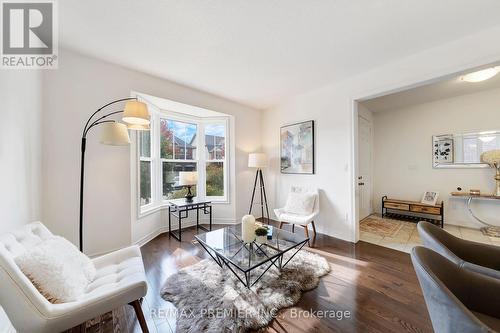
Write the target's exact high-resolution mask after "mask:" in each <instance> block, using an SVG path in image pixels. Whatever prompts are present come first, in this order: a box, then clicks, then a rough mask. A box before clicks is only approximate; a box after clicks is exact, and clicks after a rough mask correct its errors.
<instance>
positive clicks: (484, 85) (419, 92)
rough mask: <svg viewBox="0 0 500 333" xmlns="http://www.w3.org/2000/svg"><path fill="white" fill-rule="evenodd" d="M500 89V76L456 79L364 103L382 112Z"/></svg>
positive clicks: (374, 110)
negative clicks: (478, 80) (474, 79)
mask: <svg viewBox="0 0 500 333" xmlns="http://www.w3.org/2000/svg"><path fill="white" fill-rule="evenodd" d="M499 88H500V74H498V75H496V76H494V77H493V78H491V79H489V80H486V81H483V82H477V83H470V82H464V81H461V80H460V77H455V78H452V79H447V80H443V81H440V82H435V83H431V84H427V85H423V86H420V87H416V88H412V89H408V90H404V91H400V92H397V93H394V94H389V95H385V96H381V97H377V98H372V99H369V100H366V101H363V102H362V103H363V105H364V106H366V107H367V108H368V109H369V110H370V111H373V112H382V111H391V110H397V109H402V108H406V107H410V106H413V105H418V104H423V103H429V102H433V101H438V100H441V99H445V98H452V97H456V96H461V95H467V94H473V93H476V92H480V91H484V90H490V89H499Z"/></svg>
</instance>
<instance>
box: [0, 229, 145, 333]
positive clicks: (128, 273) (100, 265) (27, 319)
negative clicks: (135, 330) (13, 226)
mask: <svg viewBox="0 0 500 333" xmlns="http://www.w3.org/2000/svg"><path fill="white" fill-rule="evenodd" d="M51 236H52V233H51V232H50V231H49V230H48V229H47V228H46V227H45V226H44V225H43V224H42V223H40V222H34V223H30V224H27V225H25V226H24V227H22V228H21V229H20V230H17V231H14V232H11V233H7V234H4V235H2V236H0V281H1V283H2V285H1V288H0V304H1V305H2V307H3V308H4V310H5V312H6V314H7V316H8V317H9V319H10V321H11V323H12V325H13V326H14V328H15V329H16V330H17V331H18V332H30V333H31V332H41V333H45V332H47V333H53V332H60V331H64V330H67V329H70V328H72V327H74V326H77V325H80V328H82V327H83V324H82V323H85V322H86V321H87V320H90V319H92V318H95V317H97V316H99V315H101V314H103V313H106V312H108V311H111V310H113V309H116V308H119V307H120V306H122V305H124V304H127V303H128V304H130V305H132V306H133V307H134V310H135V311H136V314H137V317H138V319H139V323H140V324H141V328H142V330H143V331H144V332H147V331H148V328H147V325H146V322H145V320H144V315H143V313H142V310H141V306H140V301H139V300H140V299H141V298H142V297H144V296H145V295H146V292H147V283H146V276H145V273H144V266H143V262H142V257H141V252H140V250H139V248H138V247H137V246H131V247H128V248H124V249H121V250H118V251H115V252H112V253H109V254H106V255H104V256H101V257H98V258H95V259H93V262H94V265H95V267H96V270H97V275H96V278H95V279H94V281H93V282H92V283H91V284H90V285H89V286H88V288H87V290H86V293H85V295H84V296H83V297H82V298H81V299H80V300H78V301H74V302H68V303H60V304H52V303H50V302H49V301H47V299H46V298H45V297H43V296H42V295H41V294H40V292H38V290H37V289H36V288H35V286H34V285H33V284H32V283H31V281H30V280H29V279H28V278H27V277H26V276H25V275H24V274H23V272H22V271H21V270H20V269H19V267H18V266H17V265H16V263H15V261H14V258H15V257H16V256H17V255H19V254H20V253H22V252H23V251H25V250H26V249H27V248H29V247H32V246H35V245H36V244H38V243H40V242H41V241H42V240H44V239H47V238H49V237H51Z"/></svg>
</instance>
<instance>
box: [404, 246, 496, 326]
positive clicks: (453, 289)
mask: <svg viewBox="0 0 500 333" xmlns="http://www.w3.org/2000/svg"><path fill="white" fill-rule="evenodd" d="M411 260H412V262H413V266H414V268H415V271H416V273H417V277H418V280H419V282H420V286H421V287H422V290H423V293H424V298H425V303H426V304H427V308H428V311H429V315H430V317H431V321H432V326H433V328H434V330H435V331H436V333H474V332H500V297H499V296H498V295H500V280H498V279H495V278H492V277H489V276H486V275H483V274H479V273H476V272H472V271H469V270H467V269H464V268H463V267H461V266H460V265H457V264H455V263H453V262H451V261H449V260H447V259H446V258H444V257H443V256H441V255H440V254H438V253H436V252H434V251H432V250H430V249H427V248H424V247H421V246H417V247H414V248H413V249H412V251H411Z"/></svg>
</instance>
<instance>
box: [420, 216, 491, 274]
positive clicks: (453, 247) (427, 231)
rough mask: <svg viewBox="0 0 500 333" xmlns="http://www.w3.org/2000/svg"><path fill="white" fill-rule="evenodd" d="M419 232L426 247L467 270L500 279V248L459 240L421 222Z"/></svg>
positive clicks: (427, 223) (429, 224)
mask: <svg viewBox="0 0 500 333" xmlns="http://www.w3.org/2000/svg"><path fill="white" fill-rule="evenodd" d="M417 230H418V234H419V236H420V239H421V240H422V243H423V244H424V245H425V247H427V248H429V249H432V250H434V251H436V252H437V253H439V254H441V255H442V256H444V257H445V258H447V259H448V260H450V261H452V262H453V263H455V264H457V265H459V266H462V267H464V268H466V269H469V270H471V271H474V272H478V273H481V274H485V275H488V276H491V277H494V278H497V279H500V247H497V246H494V245H488V244H481V243H476V242H471V241H467V240H464V239H460V238H457V237H455V236H453V235H451V234H450V233H448V232H446V231H445V230H443V229H441V228H439V227H437V226H435V225H433V224H431V223H429V222H419V223H418V225H417Z"/></svg>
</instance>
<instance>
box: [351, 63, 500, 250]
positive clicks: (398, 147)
mask: <svg viewBox="0 0 500 333" xmlns="http://www.w3.org/2000/svg"><path fill="white" fill-rule="evenodd" d="M488 66H495V65H488ZM482 68H484V67H482ZM475 70H477V69H471V70H470V72H474V71H475ZM499 104H500V75H497V76H496V77H493V78H490V79H489V80H485V81H484V82H480V83H469V82H465V81H464V80H463V79H462V77H461V76H460V75H459V74H454V75H450V76H446V77H442V78H438V79H436V80H433V81H432V82H425V83H422V84H419V85H415V86H412V87H411V88H401V89H399V90H397V91H396V92H394V91H392V92H390V93H386V94H379V95H377V96H376V97H366V98H361V99H357V100H355V101H354V105H353V110H354V112H353V123H354V124H353V127H354V131H353V133H354V138H353V142H354V146H355V147H354V160H355V161H354V164H355V172H354V179H353V186H354V191H353V192H354V198H355V214H356V221H357V227H356V228H357V230H356V232H357V235H356V236H357V238H356V239H359V240H361V241H367V242H370V243H375V244H377V245H381V246H385V247H389V248H393V249H395V250H399V251H405V252H409V251H410V250H411V248H413V246H415V245H419V244H420V243H421V242H420V239H419V237H418V232H417V230H416V223H417V222H418V221H421V220H426V221H429V222H433V223H436V224H438V225H441V221H442V222H443V226H444V228H445V230H447V231H449V232H450V233H452V234H454V235H456V236H458V237H460V238H465V239H469V240H473V241H476V242H483V243H487V244H492V245H499V246H500V238H498V237H497V238H495V237H490V236H488V235H484V234H482V232H481V231H480V230H479V229H480V227H482V225H481V224H480V223H478V221H477V219H475V218H474V215H473V214H470V212H469V210H468V208H469V207H468V206H467V205H466V200H464V198H463V197H459V196H457V195H453V193H454V192H456V191H458V190H457V188H458V189H459V190H461V191H462V193H463V191H470V190H471V189H480V190H481V192H483V193H490V192H492V191H494V187H495V186H494V182H493V181H492V177H493V176H494V174H493V173H494V171H493V170H492V169H491V168H488V167H487V166H486V167H485V165H484V164H483V165H481V158H480V157H481V154H482V153H483V152H486V151H487V150H495V149H500V125H498V124H500V115H499V114H498V105H499ZM497 132H498V133H499V135H498V137H497V136H496V134H495V133H497ZM485 133H490V134H491V133H493V134H494V135H493V134H491V135H490V134H488V135H486V134H485ZM443 135H445V136H447V138H448V136H451V139H450V138H448V139H449V140H448V141H449V145H448V146H447V147H445V148H449V152H448V153H449V154H451V155H453V156H452V157H450V156H448V155H447V159H446V160H445V159H442V160H443V161H441V160H440V159H439V158H436V151H435V149H434V145H435V142H434V140H435V138H436V137H441V136H443ZM459 139H460V140H461V141H458V140H459ZM450 140H451V141H450ZM439 147H441V146H439ZM443 147H444V146H443ZM443 147H441V148H443ZM438 154H439V152H438ZM436 160H438V161H437V162H436ZM466 164H467V165H468V167H466V166H465V165H466ZM426 192H432V193H435V194H436V202H435V203H434V204H432V203H430V204H429V203H427V204H426V205H422V200H423V197H424V193H426ZM384 197H387V198H390V199H393V201H394V202H393V203H392V207H389V209H388V210H386V209H384V208H383V207H382V200H383V198H384ZM427 197H429V196H427ZM398 200H399V201H400V202H398ZM491 201H492V200H489V201H486V200H483V201H481V202H479V201H478V202H476V203H475V207H473V208H474V210H475V212H476V215H479V216H480V217H481V219H482V220H487V221H489V222H490V223H491V224H495V223H496V224H497V225H499V226H500V221H499V220H498V218H497V217H496V216H498V213H499V212H500V204H499V203H500V201H498V202H495V203H493V202H491ZM441 202H442V207H443V208H442V211H440V206H441ZM422 207H423V208H422ZM386 208H387V206H386ZM382 211H384V212H388V213H389V214H388V216H382ZM442 212H444V214H442ZM443 215H444V216H443Z"/></svg>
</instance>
